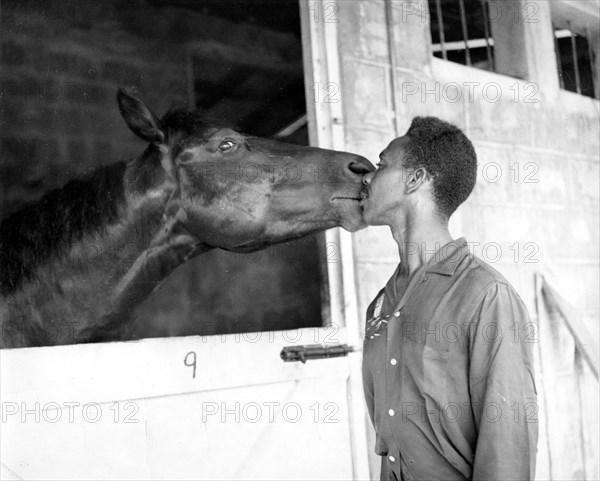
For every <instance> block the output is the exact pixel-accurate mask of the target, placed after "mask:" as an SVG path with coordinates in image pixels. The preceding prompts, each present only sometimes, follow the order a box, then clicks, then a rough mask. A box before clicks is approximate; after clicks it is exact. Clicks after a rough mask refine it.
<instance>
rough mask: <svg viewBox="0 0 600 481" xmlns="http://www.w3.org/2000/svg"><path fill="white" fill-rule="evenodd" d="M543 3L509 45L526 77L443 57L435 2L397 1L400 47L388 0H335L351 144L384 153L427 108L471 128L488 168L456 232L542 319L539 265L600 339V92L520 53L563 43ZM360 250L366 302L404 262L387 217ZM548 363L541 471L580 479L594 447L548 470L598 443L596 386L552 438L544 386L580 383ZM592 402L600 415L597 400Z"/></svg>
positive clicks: (587, 380) (543, 373)
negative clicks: (560, 81)
mask: <svg viewBox="0 0 600 481" xmlns="http://www.w3.org/2000/svg"><path fill="white" fill-rule="evenodd" d="M537 5H538V12H539V14H538V20H539V22H537V23H536V24H521V25H518V26H516V28H519V29H521V30H524V35H523V37H524V38H526V39H527V42H530V44H528V45H527V46H526V48H525V49H524V50H522V51H521V50H516V49H515V50H514V51H511V52H509V53H510V54H511V55H513V56H514V57H515V58H516V59H517V60H519V62H520V64H523V65H526V66H529V68H530V76H529V77H528V78H527V79H526V80H517V79H515V78H511V77H509V76H505V75H500V74H495V73H490V72H486V71H482V70H477V69H475V68H469V67H466V66H463V65H458V64H454V63H450V62H445V61H442V60H439V59H434V58H432V55H431V49H430V45H431V38H430V33H429V23H428V21H429V19H428V15H427V11H426V8H427V2H411V1H400V0H399V1H396V0H395V1H393V2H392V9H391V12H392V16H393V20H392V22H391V25H393V28H392V32H391V35H392V37H391V38H390V39H391V41H392V42H393V43H394V44H395V48H394V49H393V50H394V51H393V52H390V50H389V42H388V35H390V32H389V30H388V28H387V25H386V4H385V2H384V1H370V2H362V1H360V2H338V6H339V23H340V27H339V29H340V36H339V44H340V59H341V60H340V63H341V68H342V78H341V85H340V91H341V92H342V96H343V105H344V119H345V124H346V142H347V148H348V149H349V150H353V151H357V152H360V153H362V154H363V155H366V156H368V157H369V158H370V159H371V160H372V161H376V160H377V158H378V155H379V153H380V152H381V151H382V150H383V149H384V148H385V146H386V145H387V144H388V143H389V142H390V141H391V140H392V139H393V138H395V137H396V136H398V135H402V134H403V133H404V132H405V131H406V129H407V128H408V126H409V125H410V122H411V120H412V118H413V117H414V116H417V115H434V116H437V117H440V118H442V119H444V120H447V121H450V122H452V123H454V124H456V125H458V126H459V127H461V128H463V129H464V130H465V132H466V134H467V135H468V136H469V138H470V139H471V140H472V141H473V143H474V145H475V148H476V151H477V154H478V161H479V172H478V180H477V186H476V188H475V191H474V192H473V194H472V195H471V197H470V198H469V199H468V200H467V202H465V204H464V205H463V206H461V207H460V208H459V210H458V211H457V212H456V213H455V215H454V217H453V219H452V221H451V232H452V234H453V236H454V237H455V238H456V237H459V236H465V237H466V238H467V240H468V241H469V242H472V243H473V245H472V249H473V252H474V253H475V254H476V255H478V256H479V257H482V258H483V259H484V260H487V261H488V262H490V264H491V265H492V266H493V267H495V268H496V269H498V270H499V271H500V272H502V273H503V274H504V275H505V276H506V277H507V278H508V279H509V281H510V282H512V283H513V285H514V286H515V288H516V289H517V291H518V292H519V293H520V295H521V297H522V298H523V300H524V302H525V303H526V305H527V307H528V309H529V313H530V315H531V318H532V320H533V321H535V320H536V305H535V290H534V274H535V273H536V272H540V273H543V274H544V275H545V276H546V278H547V279H548V280H549V281H550V282H551V283H552V284H553V285H554V286H555V288H556V289H557V290H558V291H559V292H560V293H561V294H562V295H563V296H564V298H565V299H566V300H567V301H569V302H570V303H571V304H572V305H573V306H575V307H576V308H577V310H578V311H579V313H580V314H581V315H582V317H583V319H584V321H585V323H586V325H587V327H588V329H589V330H590V331H591V333H592V335H593V336H595V338H596V339H597V338H598V317H599V312H600V311H599V308H600V306H599V303H598V291H599V275H600V269H599V261H598V238H599V232H598V231H599V228H598V214H599V197H598V196H599V187H598V179H599V177H600V176H599V155H600V148H599V141H600V131H599V123H598V109H599V102H598V101H597V100H592V99H589V98H584V97H581V96H577V95H575V94H573V93H571V92H567V91H559V90H558V88H556V89H554V88H552V87H553V86H557V82H550V81H549V76H552V75H556V70H555V69H553V65H554V68H555V64H553V62H555V59H553V58H548V59H544V61H542V60H541V59H539V58H533V59H532V58H531V57H526V58H524V59H520V58H519V57H520V56H523V55H526V52H538V54H540V52H541V53H544V52H545V53H548V52H550V53H552V48H551V46H548V42H552V37H551V36H548V35H547V34H548V33H550V34H551V25H550V24H549V21H550V15H549V13H548V10H547V8H548V2H537ZM533 29H536V30H535V31H533V32H532V30H533ZM532 42H538V43H539V45H538V46H537V47H536V45H534V44H531V43H532ZM538 47H539V48H538ZM524 52H525V53H524ZM392 55H395V59H394V61H393V62H392ZM517 60H515V62H516V61H517ZM392 65H394V66H395V68H393V67H392ZM540 65H546V71H544V72H540V71H539V68H540ZM548 65H550V67H548ZM536 69H537V70H536ZM392 75H393V78H392ZM394 88H395V90H393V89H394ZM471 89H472V90H471ZM458 93H460V94H461V95H460V96H459V95H458ZM394 103H395V105H394ZM394 112H395V116H394ZM354 252H355V263H356V267H355V270H356V284H357V289H358V296H359V299H358V302H359V310H360V312H361V313H364V312H365V311H366V308H367V306H368V304H369V302H370V301H371V300H372V299H373V297H374V295H375V294H376V293H377V292H378V290H379V289H380V288H381V287H383V285H384V284H385V283H386V281H387V280H388V279H389V277H390V276H391V274H392V273H393V271H394V269H395V267H396V265H397V262H398V254H397V251H396V248H395V244H394V242H393V240H392V237H391V235H390V232H389V230H388V229H387V228H369V229H367V230H364V231H361V232H359V233H357V234H355V235H354ZM540 329H546V330H547V329H550V327H549V326H546V325H542V326H540ZM541 339H544V337H541ZM560 339H561V341H560V343H559V345H560V346H561V349H563V350H564V349H566V350H567V351H569V352H571V353H572V352H573V350H574V347H573V343H572V338H571V339H570V341H569V336H566V337H565V336H563V337H561V338H560ZM569 342H570V347H569V345H568V344H569ZM563 344H565V345H563ZM536 348H537V350H536V355H538V356H539V355H540V353H539V352H537V351H539V350H541V349H544V350H545V351H544V353H545V354H548V353H549V352H552V353H554V351H552V349H554V348H555V347H554V346H550V347H547V345H542V346H540V345H539V343H538V346H536ZM548 350H550V351H548ZM545 354H543V355H545ZM543 355H542V358H543ZM557 355H560V352H558V354H557ZM571 357H572V356H571ZM538 361H539V358H538ZM567 363H568V365H569V366H570V371H569V372H570V373H573V372H575V371H577V373H578V374H577V375H578V376H582V377H580V379H579V381H576V382H575V384H577V382H579V383H580V385H582V386H585V387H584V388H583V389H584V390H585V389H587V392H588V393H589V392H592V393H593V392H597V385H598V384H597V381H596V380H595V379H593V378H591V377H590V376H589V375H587V374H585V373H584V372H583V371H582V369H580V368H578V369H575V370H574V368H573V366H574V364H573V362H570V363H569V362H567ZM540 364H541V363H540V362H538V366H537V369H538V391H539V394H540V404H541V405H542V406H541V408H540V409H541V413H540V422H541V425H540V442H539V445H538V448H539V455H538V476H537V477H538V479H566V478H567V477H568V478H569V479H574V478H573V477H572V476H575V477H576V476H578V475H581V474H582V473H585V475H587V476H588V477H589V478H590V479H592V478H594V476H596V477H597V476H598V471H597V469H598V468H597V463H595V464H594V461H592V460H591V459H592V458H591V457H588V459H587V460H585V461H582V459H579V461H577V460H575V459H574V458H573V462H571V461H568V462H566V463H563V464H562V467H559V466H558V465H557V463H556V462H555V463H554V468H553V469H552V470H551V467H550V460H549V453H550V452H552V455H553V456H556V457H560V456H563V459H564V453H565V450H568V449H569V447H571V448H572V449H574V450H578V449H579V450H582V449H587V450H592V451H593V450H594V449H596V451H595V452H596V453H597V443H595V442H594V441H593V438H594V436H596V437H597V432H598V417H597V395H596V397H595V398H594V397H591V398H587V397H585V396H584V395H582V397H581V399H583V401H582V406H584V407H581V408H580V407H577V406H576V405H575V404H577V403H576V401H575V398H573V399H571V400H570V401H568V402H567V400H564V402H563V403H562V405H563V407H565V409H563V411H561V413H562V415H563V416H566V418H567V419H570V420H571V422H572V424H573V425H574V426H576V427H575V428H573V429H571V431H573V432H560V431H559V432H558V433H557V432H556V431H553V432H552V436H550V433H549V432H548V430H547V422H548V420H547V419H544V412H543V403H544V402H553V401H557V400H553V399H552V398H550V399H548V401H545V400H544V398H545V393H542V388H544V389H557V391H554V393H560V392H567V391H563V390H568V389H570V388H569V387H568V386H562V385H560V384H556V382H555V380H556V379H558V378H560V375H559V374H558V373H557V372H552V371H551V370H549V369H546V370H544V369H543V366H541V365H540ZM586 376H587V377H586ZM571 384H573V383H571ZM544 386H545V387H544ZM559 386H562V387H559ZM594 386H595V387H594ZM571 387H572V386H571ZM546 392H548V391H547V390H546ZM550 392H552V391H550ZM568 392H572V391H568ZM557 395H559V394H557ZM594 399H595V401H594ZM594 402H595V406H596V408H595V409H596V413H595V414H594V412H593V409H590V407H589V404H590V403H591V404H594ZM574 403H575V404H574ZM586 403H587V404H586ZM585 406H588V407H587V410H586V411H583V410H582V409H585ZM569 409H570V410H569ZM582 418H584V419H585V420H586V421H585V422H584V423H582V422H581V419H582ZM367 423H368V424H369V425H370V423H369V421H368V420H367ZM574 433H575V434H574ZM371 441H372V440H371ZM372 445H373V443H372V442H371V443H370V447H372ZM376 458H377V457H376V456H373V457H372V459H371V469H372V475H373V477H374V478H375V477H376V476H377V473H378V469H379V464H378V463H379V460H378V459H376Z"/></svg>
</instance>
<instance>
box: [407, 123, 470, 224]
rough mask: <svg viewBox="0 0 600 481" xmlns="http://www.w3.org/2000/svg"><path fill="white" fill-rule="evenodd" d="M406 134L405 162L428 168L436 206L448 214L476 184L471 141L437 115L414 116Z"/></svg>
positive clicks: (448, 215) (446, 216)
mask: <svg viewBox="0 0 600 481" xmlns="http://www.w3.org/2000/svg"><path fill="white" fill-rule="evenodd" d="M405 136H406V137H408V138H409V140H410V142H409V144H408V152H407V153H408V155H407V158H406V161H405V163H404V166H405V167H407V168H419V167H424V168H425V170H427V172H428V173H429V175H431V177H432V178H433V191H434V196H435V202H436V204H437V207H438V210H439V212H440V214H442V215H443V216H444V217H445V218H449V217H450V216H451V215H452V214H453V213H454V211H455V210H456V209H457V208H458V206H459V205H460V204H462V203H463V202H464V201H465V200H467V197H469V195H470V194H471V192H472V191H473V187H475V180H476V179H477V155H476V154H475V149H474V148H473V144H472V143H471V141H470V140H469V139H468V138H467V136H466V135H465V134H464V133H463V131H462V130H460V129H459V128H458V127H456V126H455V125H452V124H450V123H448V122H444V121H443V120H440V119H438V118H436V117H415V118H414V119H413V121H412V123H411V125H410V127H409V129H408V131H407V132H406V134H405Z"/></svg>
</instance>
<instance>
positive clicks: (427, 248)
mask: <svg viewBox="0 0 600 481" xmlns="http://www.w3.org/2000/svg"><path fill="white" fill-rule="evenodd" d="M390 228H391V230H392V236H393V237H394V240H395V241H396V244H398V252H399V254H400V272H399V276H401V277H408V278H409V277H411V276H412V275H413V274H414V273H415V272H416V271H417V270H418V269H419V268H420V267H421V266H423V265H425V264H426V263H427V262H428V261H429V260H430V259H431V258H432V257H433V256H434V254H435V253H436V252H437V251H438V250H439V249H440V248H441V247H442V246H444V245H446V244H447V243H448V242H451V241H452V236H451V235H450V232H449V231H448V223H447V222H444V221H442V220H437V219H431V218H429V219H410V220H409V219H400V221H399V222H398V223H396V224H395V225H391V226H390Z"/></svg>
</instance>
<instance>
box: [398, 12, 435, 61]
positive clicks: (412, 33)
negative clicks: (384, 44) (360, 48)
mask: <svg viewBox="0 0 600 481" xmlns="http://www.w3.org/2000/svg"><path fill="white" fill-rule="evenodd" d="M391 4H392V35H393V41H394V45H395V48H394V55H395V57H396V66H398V67H401V68H405V69H410V70H415V71H422V70H424V69H425V68H427V67H428V66H429V63H430V61H431V33H430V29H429V18H430V17H429V11H428V10H429V9H428V4H427V2H425V1H418V2H416V1H414V0H407V1H394V2H392V3H391Z"/></svg>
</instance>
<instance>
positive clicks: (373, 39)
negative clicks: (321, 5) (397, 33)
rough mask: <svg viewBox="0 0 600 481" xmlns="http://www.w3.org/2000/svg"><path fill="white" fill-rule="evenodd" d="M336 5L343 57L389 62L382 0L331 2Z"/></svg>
mask: <svg viewBox="0 0 600 481" xmlns="http://www.w3.org/2000/svg"><path fill="white" fill-rule="evenodd" d="M331 5H334V6H335V7H336V8H339V15H338V17H339V25H343V27H344V28H340V29H339V33H340V46H341V48H342V52H341V53H342V54H343V55H344V56H346V55H349V56H352V57H359V58H364V59H367V60H372V61H376V62H382V63H389V53H388V38H387V33H386V21H385V2H383V1H381V0H372V1H369V2H331Z"/></svg>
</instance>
